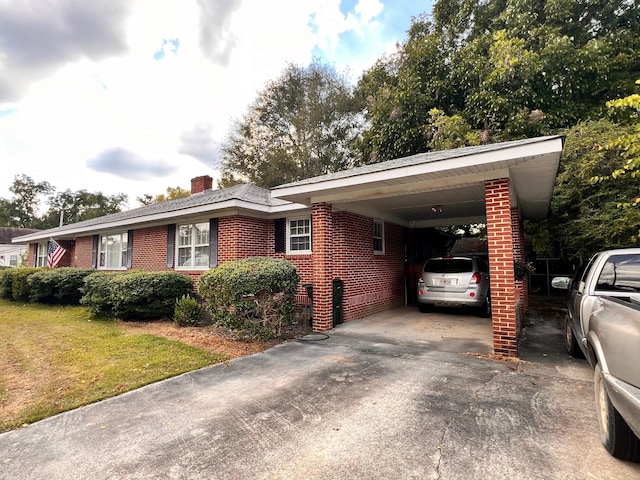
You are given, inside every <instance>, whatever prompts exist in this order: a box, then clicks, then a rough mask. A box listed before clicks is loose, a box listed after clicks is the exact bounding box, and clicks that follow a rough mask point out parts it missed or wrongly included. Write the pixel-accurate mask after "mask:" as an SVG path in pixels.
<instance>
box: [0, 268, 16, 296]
mask: <svg viewBox="0 0 640 480" xmlns="http://www.w3.org/2000/svg"><path fill="white" fill-rule="evenodd" d="M12 270H13V269H12V268H11V269H6V270H4V269H3V270H2V271H0V298H4V299H5V300H12V299H13V293H12V289H11V285H12V283H13V273H12Z"/></svg>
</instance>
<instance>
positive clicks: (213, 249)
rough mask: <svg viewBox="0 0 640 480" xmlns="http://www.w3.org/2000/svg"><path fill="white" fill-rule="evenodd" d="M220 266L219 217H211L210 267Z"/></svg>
mask: <svg viewBox="0 0 640 480" xmlns="http://www.w3.org/2000/svg"><path fill="white" fill-rule="evenodd" d="M217 266H218V219H217V218H211V219H209V268H215V267H217Z"/></svg>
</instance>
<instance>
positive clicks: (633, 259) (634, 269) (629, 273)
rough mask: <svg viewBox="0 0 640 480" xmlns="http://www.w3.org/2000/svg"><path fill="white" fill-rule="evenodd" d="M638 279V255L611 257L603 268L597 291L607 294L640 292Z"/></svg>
mask: <svg viewBox="0 0 640 480" xmlns="http://www.w3.org/2000/svg"><path fill="white" fill-rule="evenodd" d="M638 278H640V259H639V258H638V255H636V254H630V255H611V256H610V257H609V258H608V259H607V263H606V264H605V265H604V267H603V268H602V272H601V273H600V277H599V278H598V283H597V285H596V289H598V290H605V291H607V292H630V293H634V292H640V281H638Z"/></svg>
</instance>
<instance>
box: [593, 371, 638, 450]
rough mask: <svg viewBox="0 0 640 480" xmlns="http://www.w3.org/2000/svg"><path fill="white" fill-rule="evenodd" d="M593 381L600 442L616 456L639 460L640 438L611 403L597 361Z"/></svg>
mask: <svg viewBox="0 0 640 480" xmlns="http://www.w3.org/2000/svg"><path fill="white" fill-rule="evenodd" d="M593 383H594V391H595V397H596V417H598V429H599V431H600V442H602V445H604V448H606V449H607V451H608V452H609V453H610V454H611V455H613V456H614V457H616V458H619V459H621V460H627V461H631V462H638V461H640V439H638V437H636V436H635V434H634V433H633V431H632V430H631V429H630V428H629V426H628V425H627V423H626V422H625V421H624V418H622V416H621V415H620V414H619V413H618V411H617V410H616V408H615V407H614V406H613V404H612V403H611V400H610V399H609V395H608V394H607V389H606V388H605V385H604V379H603V377H602V370H601V369H600V364H599V363H598V364H596V369H595V372H594V375H593Z"/></svg>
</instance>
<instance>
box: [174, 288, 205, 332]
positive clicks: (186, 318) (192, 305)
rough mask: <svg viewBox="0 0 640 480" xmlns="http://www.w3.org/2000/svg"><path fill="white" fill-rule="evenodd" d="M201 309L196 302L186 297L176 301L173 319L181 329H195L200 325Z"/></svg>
mask: <svg viewBox="0 0 640 480" xmlns="http://www.w3.org/2000/svg"><path fill="white" fill-rule="evenodd" d="M201 315H202V307H200V304H199V303H198V300H196V299H195V298H191V297H190V296H188V295H183V296H182V298H180V299H178V300H176V308H175V310H174V312H173V319H174V320H175V322H176V323H177V324H178V325H179V326H181V327H195V326H197V325H199V324H200V316H201Z"/></svg>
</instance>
